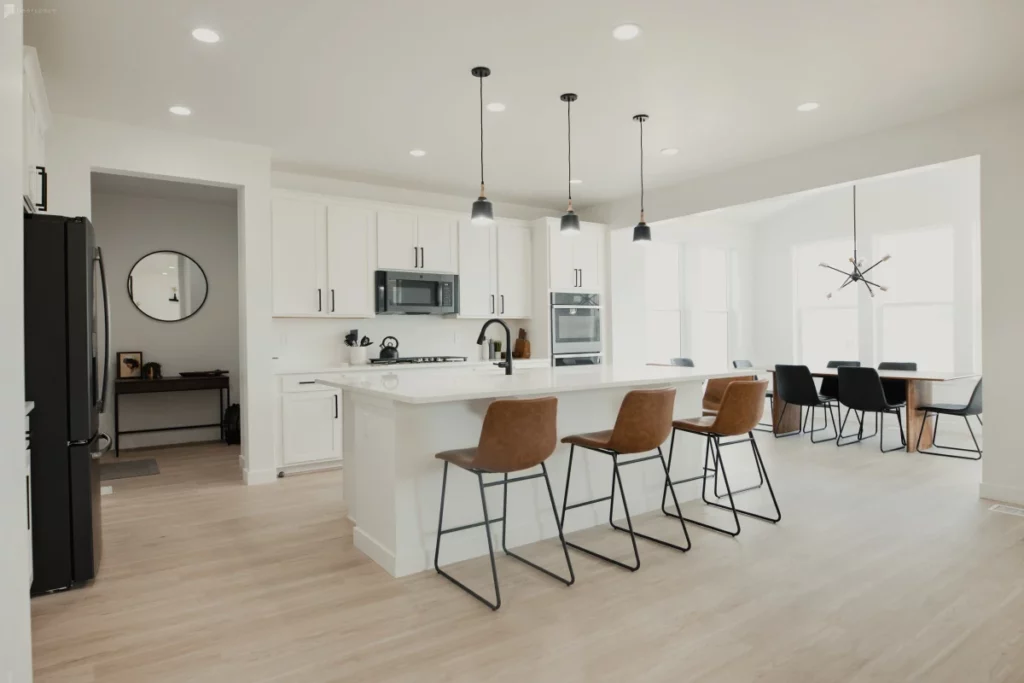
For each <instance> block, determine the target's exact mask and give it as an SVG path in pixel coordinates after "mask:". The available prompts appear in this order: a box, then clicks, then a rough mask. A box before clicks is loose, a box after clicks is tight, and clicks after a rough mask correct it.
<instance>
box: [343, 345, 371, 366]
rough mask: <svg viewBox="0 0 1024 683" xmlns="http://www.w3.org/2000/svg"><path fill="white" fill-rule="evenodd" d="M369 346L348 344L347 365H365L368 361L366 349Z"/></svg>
mask: <svg viewBox="0 0 1024 683" xmlns="http://www.w3.org/2000/svg"><path fill="white" fill-rule="evenodd" d="M369 348H370V347H369V346H350V347H348V362H349V365H366V364H367V363H369V362H370V360H369V357H368V354H367V350H368V349H369Z"/></svg>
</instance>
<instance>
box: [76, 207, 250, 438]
mask: <svg viewBox="0 0 1024 683" xmlns="http://www.w3.org/2000/svg"><path fill="white" fill-rule="evenodd" d="M92 221H93V225H94V227H95V229H96V240H97V243H98V244H99V246H100V247H101V248H102V249H103V258H104V262H105V263H106V268H107V278H108V287H109V290H110V306H111V332H112V337H111V353H112V356H113V358H112V359H111V360H112V366H111V372H112V373H114V375H113V376H115V377H116V376H117V361H116V358H117V356H116V353H117V352H118V351H142V354H143V361H144V362H147V363H149V362H154V361H155V362H157V363H160V365H161V366H162V370H163V373H164V376H165V377H173V376H175V375H176V374H177V373H178V372H181V371H183V370H214V369H221V370H228V371H229V372H230V375H229V377H230V382H231V395H232V401H236V400H237V397H238V395H239V394H238V391H239V378H238V372H239V362H238V359H239V354H238V347H239V339H238V207H237V206H236V205H234V204H220V203H214V202H207V201H199V200H194V199H184V198H174V199H172V198H164V197H143V196H131V195H127V194H102V193H96V194H93V196H92ZM160 250H169V251H178V252H181V253H183V254H185V255H187V256H190V257H191V258H192V259H194V260H195V262H196V263H198V264H199V266H200V267H201V268H202V269H203V272H205V274H206V278H207V281H208V292H209V294H208V296H207V299H206V303H205V304H203V307H202V308H201V309H199V311H198V312H196V314H195V315H193V316H192V317H190V318H187V319H185V320H179V321H175V322H160V321H157V320H153V319H151V318H147V317H146V316H144V315H143V314H142V313H141V312H139V310H138V309H137V308H136V307H135V305H134V304H133V303H132V301H131V299H130V298H129V296H128V289H127V286H126V281H127V278H128V274H129V273H130V272H131V269H132V266H134V265H135V263H136V261H138V260H139V259H140V258H142V257H143V256H145V255H146V254H149V253H151V252H154V251H160ZM177 261H178V258H177V257H175V258H174V262H175V263H177ZM156 277H160V273H156ZM140 287H141V283H138V282H136V284H135V291H136V295H137V296H138V295H139V289H140ZM201 296H202V294H201V293H200V297H201ZM159 298H160V299H161V300H162V303H165V304H166V303H167V294H166V292H165V290H164V289H161V290H160V292H159ZM179 298H181V299H182V300H183V301H184V299H185V298H186V297H185V293H184V292H181V293H180V296H179ZM196 304H197V305H198V302H196ZM167 305H169V306H171V307H172V309H173V310H172V313H173V314H177V313H178V312H179V311H178V307H179V304H177V303H173V304H167ZM217 414H218V398H217V395H216V392H212V391H203V392H183V393H169V394H143V395H138V396H126V397H122V398H121V428H122V429H143V428H150V427H162V426H174V425H185V424H212V423H215V422H219V418H217ZM113 420H114V418H113V414H112V413H111V412H109V411H108V412H107V413H106V414H104V415H103V418H102V422H103V427H104V430H105V431H107V433H109V434H113ZM219 438H220V430H218V429H199V430H182V431H175V432H158V433H154V434H129V435H125V436H124V437H123V438H122V439H121V446H122V448H137V447H142V446H152V445H163V444H172V443H187V442H190V441H211V440H216V439H219Z"/></svg>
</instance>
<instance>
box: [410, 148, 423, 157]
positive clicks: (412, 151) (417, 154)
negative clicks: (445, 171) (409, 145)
mask: <svg viewBox="0 0 1024 683" xmlns="http://www.w3.org/2000/svg"><path fill="white" fill-rule="evenodd" d="M409 154H410V155H412V156H414V157H425V156H427V152H426V150H422V149H410V150H409Z"/></svg>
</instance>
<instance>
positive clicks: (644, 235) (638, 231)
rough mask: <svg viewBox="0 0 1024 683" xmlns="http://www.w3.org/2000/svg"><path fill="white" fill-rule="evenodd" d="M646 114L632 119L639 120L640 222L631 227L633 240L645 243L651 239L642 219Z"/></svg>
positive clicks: (647, 226) (648, 229)
mask: <svg viewBox="0 0 1024 683" xmlns="http://www.w3.org/2000/svg"><path fill="white" fill-rule="evenodd" d="M647 119H648V116H647V114H637V115H636V116H634V117H633V120H634V121H639V122H640V222H639V223H637V224H636V227H634V228H633V241H634V242H640V243H641V244H646V243H647V242H650V241H651V226H649V225H647V221H646V220H644V121H646V120H647Z"/></svg>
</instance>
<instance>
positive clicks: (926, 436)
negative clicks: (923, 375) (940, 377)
mask: <svg viewBox="0 0 1024 683" xmlns="http://www.w3.org/2000/svg"><path fill="white" fill-rule="evenodd" d="M931 402H932V383H931V382H922V381H914V380H907V452H908V453H915V452H917V439H918V435H920V437H921V448H922V449H925V448H931V445H932V435H933V431H932V430H933V429H934V425H935V417H934V416H932V415H930V416H929V417H928V419H927V420H925V419H924V412H923V411H921V410H918V409H917V407H918V406H919V405H924V404H928V403H931ZM921 430H924V433H923V434H922V433H921Z"/></svg>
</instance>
